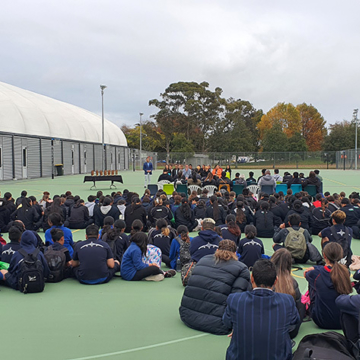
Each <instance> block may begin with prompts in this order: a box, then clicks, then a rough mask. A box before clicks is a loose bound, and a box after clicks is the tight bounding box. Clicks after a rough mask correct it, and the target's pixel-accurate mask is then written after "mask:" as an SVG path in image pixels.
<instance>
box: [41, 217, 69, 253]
mask: <svg viewBox="0 0 360 360" xmlns="http://www.w3.org/2000/svg"><path fill="white" fill-rule="evenodd" d="M48 222H49V226H50V228H49V229H47V230H46V231H45V245H46V246H47V245H51V244H53V241H52V239H51V233H50V231H51V229H53V228H59V229H61V230H62V231H63V232H64V239H65V242H64V246H65V247H66V248H67V249H68V250H69V254H70V256H72V255H73V253H74V250H73V246H74V240H73V237H72V232H71V230H70V229H68V228H67V227H65V226H64V225H63V224H62V217H61V215H60V214H59V213H56V212H54V213H51V214H50V215H49V219H48Z"/></svg>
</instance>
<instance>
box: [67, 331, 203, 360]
mask: <svg viewBox="0 0 360 360" xmlns="http://www.w3.org/2000/svg"><path fill="white" fill-rule="evenodd" d="M208 335H209V334H200V335H195V336H190V337H186V338H182V339H176V340H171V341H166V342H163V343H158V344H154V345H148V346H142V347H138V348H134V349H129V350H122V351H116V352H112V353H107V354H100V355H92V356H85V357H81V358H75V359H70V360H90V359H100V358H104V357H108V356H114V355H122V354H127V353H131V352H135V351H141V350H147V349H153V348H157V347H160V346H166V345H171V344H176V343H179V342H182V341H187V340H192V339H197V338H200V337H203V336H208Z"/></svg>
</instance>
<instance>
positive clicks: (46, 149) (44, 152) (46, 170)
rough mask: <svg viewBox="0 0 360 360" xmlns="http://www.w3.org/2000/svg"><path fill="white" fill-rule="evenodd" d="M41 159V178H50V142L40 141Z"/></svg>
mask: <svg viewBox="0 0 360 360" xmlns="http://www.w3.org/2000/svg"><path fill="white" fill-rule="evenodd" d="M41 158H42V176H43V177H51V175H52V165H53V164H52V163H51V140H47V139H41ZM60 159H61V156H60ZM56 164H57V163H56Z"/></svg>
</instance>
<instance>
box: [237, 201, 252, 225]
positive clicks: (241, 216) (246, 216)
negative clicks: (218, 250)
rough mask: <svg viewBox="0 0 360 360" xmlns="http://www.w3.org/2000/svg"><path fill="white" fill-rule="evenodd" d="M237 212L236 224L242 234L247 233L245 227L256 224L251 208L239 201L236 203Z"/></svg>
mask: <svg viewBox="0 0 360 360" xmlns="http://www.w3.org/2000/svg"><path fill="white" fill-rule="evenodd" d="M234 212H235V222H236V225H238V226H239V228H240V230H241V232H244V231H245V226H246V225H250V224H252V223H253V222H254V215H253V214H252V212H251V210H250V208H249V207H248V206H247V205H245V202H244V201H238V202H237V203H236V209H234Z"/></svg>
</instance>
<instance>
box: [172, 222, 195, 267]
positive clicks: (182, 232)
mask: <svg viewBox="0 0 360 360" xmlns="http://www.w3.org/2000/svg"><path fill="white" fill-rule="evenodd" d="M191 240H192V238H190V237H189V230H188V228H187V227H186V226H184V225H180V226H179V227H178V228H177V229H176V237H175V238H174V239H173V241H172V242H171V246H170V254H169V258H170V267H171V268H172V269H174V270H177V271H180V270H181V269H182V267H183V266H184V265H185V264H187V263H189V262H191V255H190V241H191Z"/></svg>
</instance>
